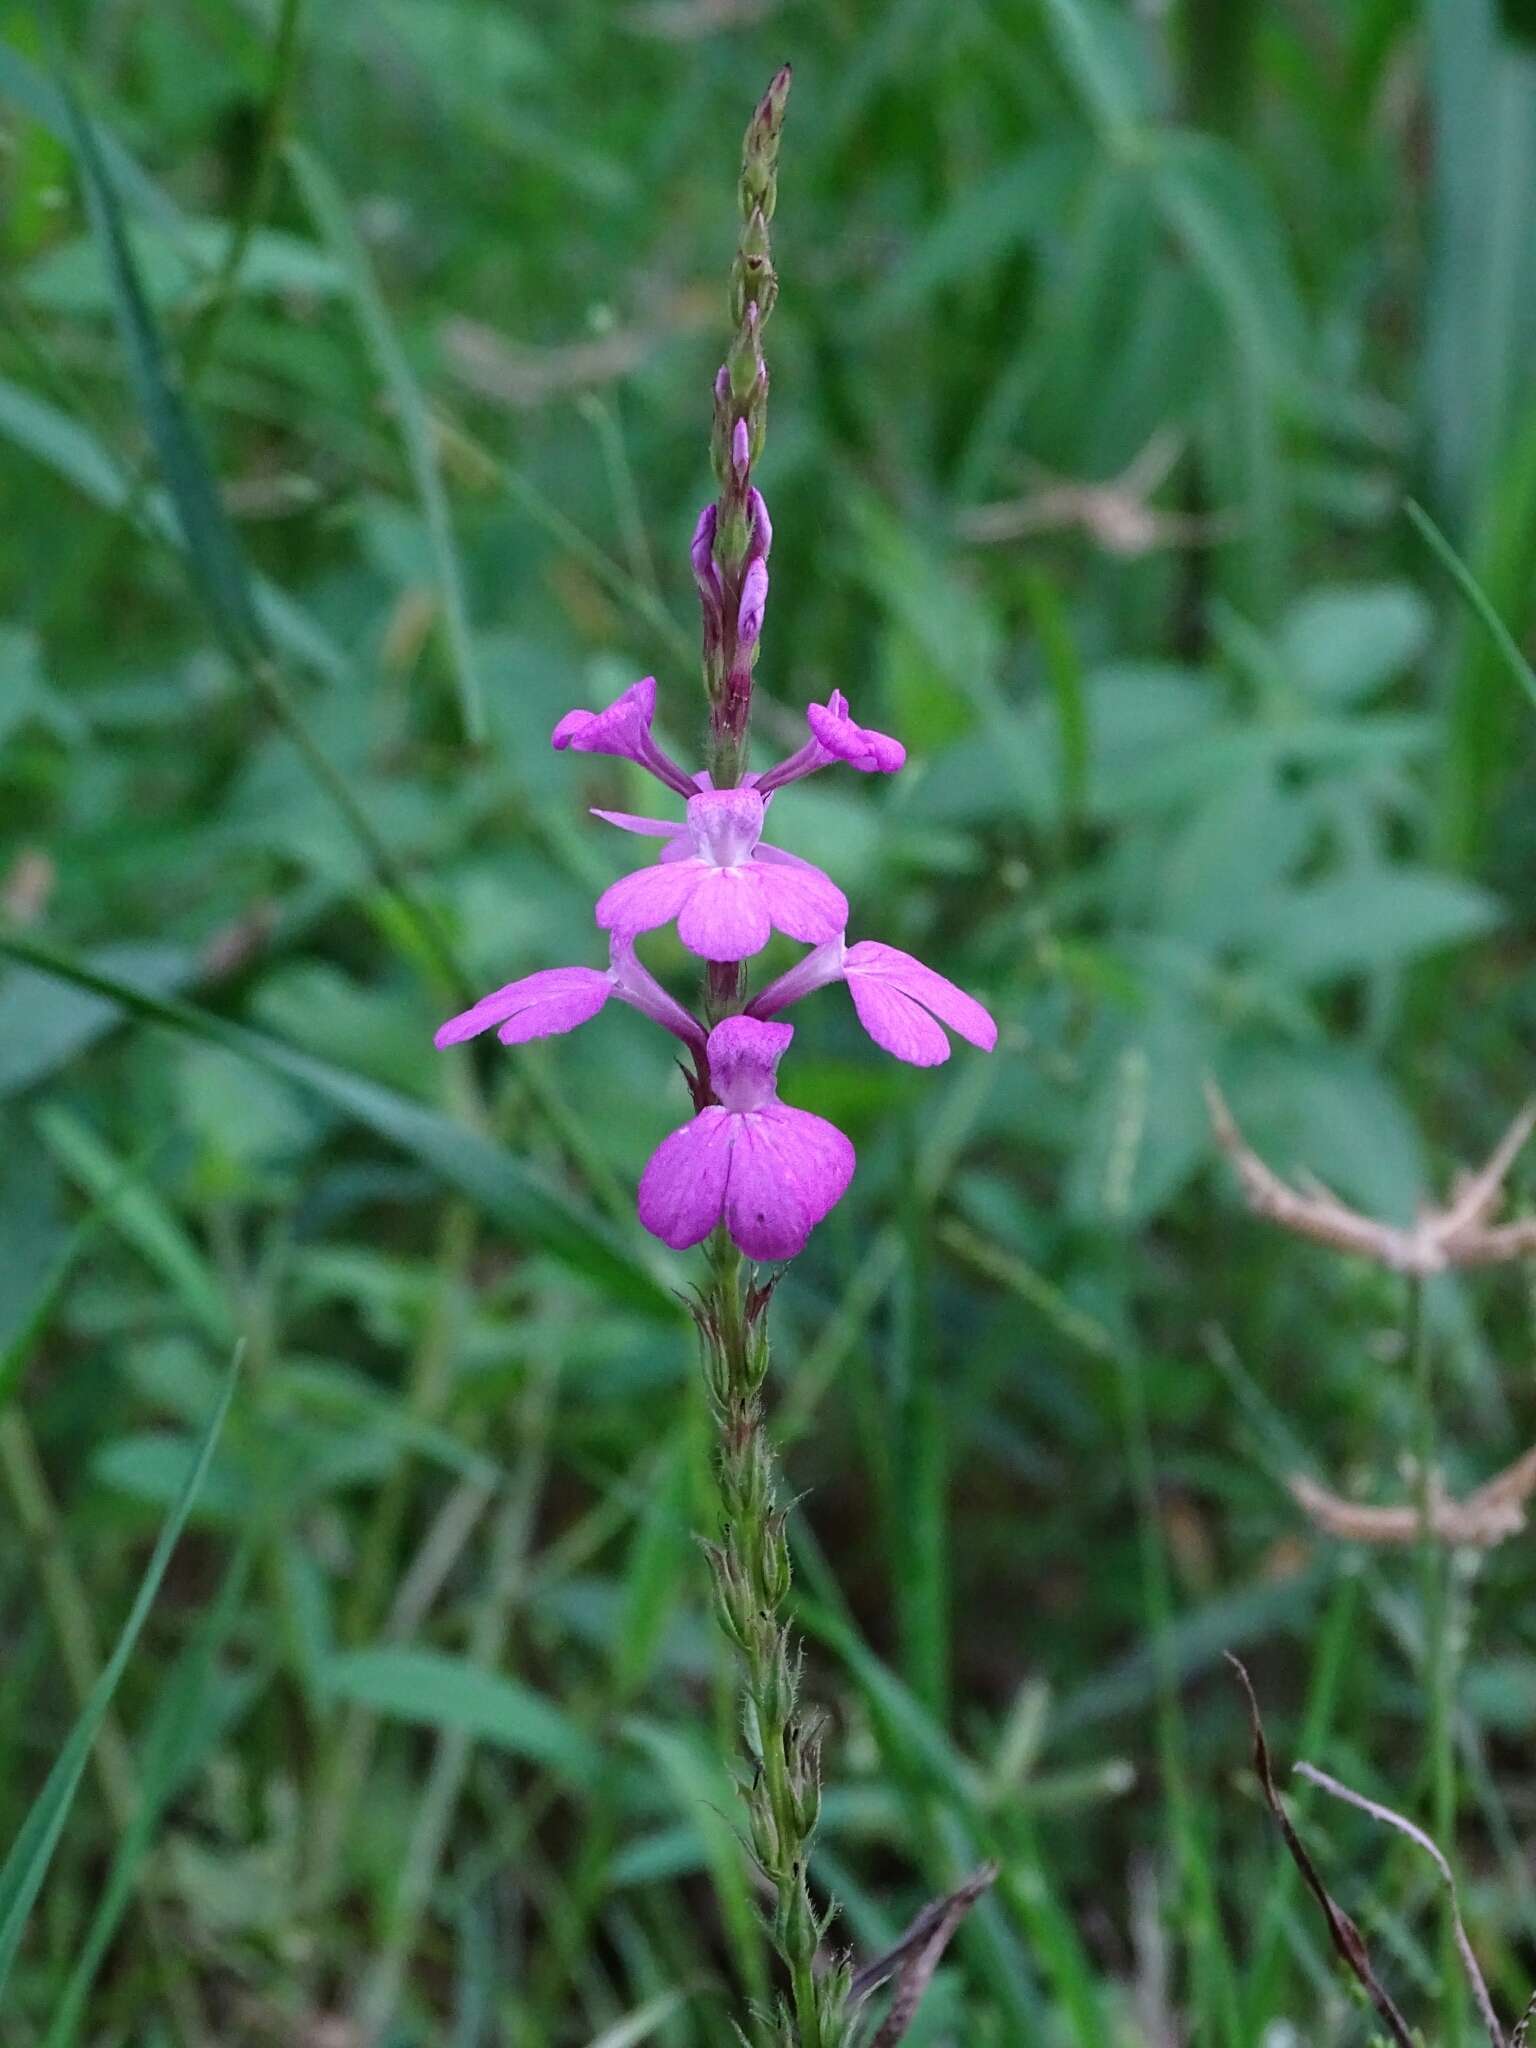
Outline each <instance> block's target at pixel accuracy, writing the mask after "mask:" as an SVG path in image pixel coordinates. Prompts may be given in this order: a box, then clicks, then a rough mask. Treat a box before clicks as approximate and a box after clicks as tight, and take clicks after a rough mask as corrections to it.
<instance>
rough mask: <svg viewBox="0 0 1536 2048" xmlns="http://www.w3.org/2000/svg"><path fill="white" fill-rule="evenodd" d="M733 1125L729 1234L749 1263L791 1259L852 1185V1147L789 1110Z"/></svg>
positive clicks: (780, 1106)
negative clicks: (735, 1128) (734, 1130)
mask: <svg viewBox="0 0 1536 2048" xmlns="http://www.w3.org/2000/svg"><path fill="white" fill-rule="evenodd" d="M708 1114H709V1112H708V1111H707V1110H706V1111H705V1115H708ZM732 1121H733V1122H734V1123H735V1124H736V1126H737V1130H736V1136H735V1144H734V1146H733V1147H732V1150H731V1153H730V1162H729V1174H728V1180H727V1186H726V1191H725V1225H726V1228H727V1230H729V1232H730V1234H731V1237H732V1239H733V1241H734V1242H735V1244H736V1245H737V1246H738V1248H739V1249H740V1250H741V1251H743V1252H745V1253H746V1255H747V1257H748V1258H749V1259H763V1260H768V1259H792V1258H793V1257H794V1256H795V1254H796V1253H797V1252H799V1251H801V1250H803V1249H804V1246H805V1241H806V1239H807V1238H808V1237H809V1236H810V1234H811V1232H812V1230H814V1229H815V1227H816V1225H817V1224H818V1223H819V1222H820V1221H821V1219H822V1218H823V1216H825V1215H826V1214H827V1211H828V1210H829V1209H831V1208H833V1207H834V1205H835V1204H836V1203H837V1202H838V1201H840V1200H841V1198H842V1196H843V1194H844V1192H845V1190H846V1189H847V1186H848V1183H849V1181H850V1180H851V1179H852V1178H853V1169H854V1163H855V1155H854V1150H853V1146H852V1145H851V1144H850V1143H849V1141H848V1139H847V1138H845V1137H844V1136H843V1133H842V1132H841V1131H840V1130H839V1129H838V1128H837V1126H836V1125H835V1124H829V1123H828V1122H827V1120H826V1118H825V1117H820V1116H813V1115H812V1114H811V1112H810V1111H809V1110H805V1109H791V1108H790V1107H789V1105H788V1104H787V1103H783V1102H775V1103H772V1104H770V1105H769V1106H768V1107H767V1108H765V1109H760V1110H752V1111H750V1112H748V1113H747V1114H745V1115H742V1116H737V1117H734V1118H733V1119H732Z"/></svg>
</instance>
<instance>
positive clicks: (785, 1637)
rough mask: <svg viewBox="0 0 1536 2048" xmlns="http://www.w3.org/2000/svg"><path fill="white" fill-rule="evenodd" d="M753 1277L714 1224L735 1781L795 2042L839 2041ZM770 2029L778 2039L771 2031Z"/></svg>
mask: <svg viewBox="0 0 1536 2048" xmlns="http://www.w3.org/2000/svg"><path fill="white" fill-rule="evenodd" d="M765 1308H766V1304H765V1303H764V1302H762V1301H761V1300H760V1299H756V1298H754V1296H753V1293H752V1290H751V1275H750V1269H749V1268H748V1266H747V1264H746V1261H745V1260H744V1259H743V1258H742V1255H741V1253H740V1252H739V1251H738V1250H737V1249H736V1247H735V1246H734V1245H733V1244H732V1243H731V1241H730V1239H729V1238H728V1237H727V1235H726V1233H725V1231H724V1230H723V1229H720V1230H717V1231H716V1233H715V1235H714V1237H713V1238H712V1239H711V1240H710V1244H709V1281H708V1283H707V1285H706V1288H705V1292H704V1302H703V1308H702V1312H701V1314H700V1317H699V1327H700V1332H701V1334H702V1336H703V1339H704V1352H705V1366H706V1373H707V1377H708V1382H709V1391H710V1399H711V1402H712V1404H713V1406H714V1411H715V1419H716V1423H717V1425H718V1451H717V1471H718V1477H719V1485H720V1508H721V1526H720V1541H719V1543H718V1545H714V1546H711V1550H710V1557H711V1561H712V1563H713V1566H714V1572H715V1590H716V1595H717V1607H718V1611H719V1615H720V1621H721V1625H722V1627H723V1628H724V1630H725V1633H726V1634H727V1636H729V1638H730V1639H731V1641H732V1642H733V1643H734V1644H735V1646H736V1649H737V1651H738V1653H739V1656H740V1661H741V1671H742V1680H743V1689H744V1691H745V1694H746V1702H747V1714H746V1726H747V1746H748V1751H749V1760H750V1762H751V1765H752V1779H751V1782H750V1784H749V1785H748V1786H747V1787H746V1789H745V1794H744V1796H745V1800H746V1806H747V1815H748V1820H749V1823H750V1829H751V1839H752V1846H753V1850H754V1853H755V1854H756V1857H757V1861H758V1864H759V1866H760V1867H761V1869H762V1871H763V1873H764V1875H765V1876H766V1877H767V1879H768V1881H769V1883H770V1884H771V1885H772V1887H773V1891H774V1897H775V1905H774V1910H773V1912H772V1914H771V1916H769V1917H768V1932H769V1935H770V1938H771V1940H772V1942H773V1945H774V1947H775V1948H776V1949H777V1950H778V1953H779V1955H780V1956H781V1957H782V1959H783V1962H784V1967H785V1971H786V1973H787V1975H788V1978H789V1984H790V1992H791V1997H792V1999H793V2004H794V2024H795V2033H794V2035H793V2036H789V2037H787V2038H790V2039H792V2040H794V2041H795V2042H797V2043H798V2048H837V2044H838V2043H839V2042H840V2041H841V2040H842V2039H843V2036H844V2025H843V2017H842V2009H843V2005H844V2002H845V1990H844V1985H845V1979H844V1978H843V1976H842V1974H841V1973H840V1972H831V1973H829V1975H828V1977H827V1978H826V1979H825V1980H824V1981H823V1983H822V1985H820V1986H818V1984H817V1981H816V1975H815V1958H816V1950H817V1947H818V1944H819V1941H820V1937H821V1932H822V1923H821V1921H820V1919H819V1917H818V1915H817V1912H816V1909H815V1906H814V1904H813V1903H812V1900H811V1894H810V1886H809V1882H808V1868H809V1858H810V1848H811V1841H812V1838H813V1836H814V1835H815V1832H816V1824H817V1820H818V1818H819V1814H820V1807H821V1785H820V1755H819V1751H820V1744H819V1739H818V1737H817V1736H816V1734H815V1733H814V1731H813V1730H809V1729H807V1727H806V1724H805V1722H804V1720H803V1718H802V1717H801V1714H800V1712H799V1664H800V1659H799V1654H798V1651H797V1650H794V1649H792V1647H791V1642H790V1635H789V1630H788V1628H787V1627H786V1626H785V1624H784V1622H783V1621H782V1619H781V1616H782V1613H783V1610H784V1607H785V1604H786V1602H787V1601H788V1598H789V1583H790V1567H789V1544H788V1539H787V1537H786V1535H785V1528H784V1523H785V1516H784V1511H783V1510H782V1509H781V1508H780V1506H779V1504H778V1473H777V1469H776V1461H775V1459H774V1455H773V1449H772V1446H771V1444H770V1443H769V1440H768V1435H767V1431H766V1430H765V1429H764V1427H763V1418H762V1401H761V1395H762V1386H763V1380H764V1377H765V1375H766V1372H767V1366H768V1340H767V1332H766V1329H765V1328H764V1323H763V1315H764V1311H765ZM780 2038H781V2039H782V2038H786V2037H785V2035H784V2033H783V2030H782V2028H781V2030H780Z"/></svg>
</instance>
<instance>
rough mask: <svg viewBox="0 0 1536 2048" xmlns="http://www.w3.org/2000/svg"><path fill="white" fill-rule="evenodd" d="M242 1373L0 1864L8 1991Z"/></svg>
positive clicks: (223, 1392) (1, 1979)
mask: <svg viewBox="0 0 1536 2048" xmlns="http://www.w3.org/2000/svg"><path fill="white" fill-rule="evenodd" d="M239 1374H240V1354H239V1352H238V1351H236V1353H235V1355H234V1357H233V1358H232V1359H231V1360H230V1364H229V1370H228V1372H227V1373H226V1374H225V1375H224V1383H223V1386H222V1388H221V1389H220V1393H219V1400H218V1405H217V1407H216V1408H215V1409H214V1411H213V1414H212V1415H211V1417H210V1418H209V1421H208V1427H207V1428H206V1429H205V1430H204V1432H203V1437H202V1442H201V1443H200V1444H199V1446H198V1451H197V1456H196V1458H195V1459H194V1460H193V1463H192V1468H191V1470H190V1471H189V1472H188V1474H187V1480H186V1484H185V1486H184V1487H183V1488H182V1491H181V1495H180V1497H179V1499H178V1500H177V1502H176V1505H175V1506H174V1507H173V1508H172V1510H171V1512H170V1514H169V1516H168V1517H167V1518H166V1522H165V1526H164V1528H163V1529H162V1530H161V1532H160V1539H159V1541H158V1542H157V1543H156V1545H155V1548H154V1552H153V1554H152V1555H151V1557H150V1560H149V1565H148V1568H147V1569H146V1571H145V1573H144V1577H143V1579H142V1581H141V1582H140V1585H139V1590H138V1594H137V1596H136V1597H135V1599H134V1602H133V1606H132V1608H131V1609H130V1610H129V1614H128V1619H127V1620H126V1621H125V1622H124V1624H123V1628H122V1633H121V1634H120V1635H119V1637H118V1639H117V1643H116V1645H115V1647H114V1649H113V1651H112V1655H111V1656H110V1658H109V1659H108V1660H107V1664H106V1667H105V1669H104V1670H103V1671H102V1674H101V1676H100V1678H99V1679H98V1680H97V1682H96V1685H95V1687H94V1688H93V1690H92V1693H91V1696H90V1698H89V1700H88V1701H87V1702H86V1705H85V1709H84V1711H83V1712H82V1713H81V1715H80V1716H79V1718H78V1719H77V1721H76V1722H75V1725H74V1727H73V1728H72V1729H71V1731H70V1734H69V1737H68V1739H67V1741H66V1742H65V1744H64V1747H63V1749H62V1750H61V1751H60V1753H59V1758H58V1761H57V1762H56V1763H55V1765H54V1767H53V1769H52V1770H51V1771H50V1772H49V1773H48V1777H47V1779H46V1781H45V1782H44V1785H43V1788H42V1790H41V1792H40V1793H39V1794H38V1796H37V1798H36V1799H35V1800H34V1802H33V1804H32V1806H31V1809H30V1810H29V1812H28V1814H27V1817H26V1820H25V1821H24V1822H23V1824H22V1828H21V1832H20V1833H19V1834H18V1835H17V1837H16V1839H15V1841H14V1842H13V1843H12V1845H11V1849H10V1853H9V1854H8V1855H7V1857H6V1859H5V1862H4V1863H3V1864H0V1991H3V1990H4V1988H5V1984H6V1980H7V1978H8V1977H9V1976H10V1972H11V1966H12V1964H13V1963H14V1962H15V1960H16V1953H17V1950H18V1949H19V1948H20V1946H21V1938H22V1934H23V1932H24V1931H25V1928H26V1924H27V1919H28V1916H29V1915H30V1913H31V1911H32V1907H33V1905H34V1903H35V1902H36V1899H37V1895H38V1893H39V1892H40V1891H41V1890H42V1888H43V1883H44V1880H45V1879H46V1877H47V1875H48V1866H49V1864H50V1863H51V1862H52V1861H53V1854H54V1851H55V1849H56V1848H57V1847H58V1844H59V1837H60V1836H61V1835H62V1834H63V1832H64V1826H65V1823H66V1822H67V1820H68V1819H69V1812H70V1808H71V1807H72V1806H73V1804H74V1799H75V1794H76V1792H77V1791H78V1790H79V1789H80V1780H81V1778H82V1777H83V1776H84V1775H85V1767H86V1763H87V1760H88V1759H89V1757H90V1753H91V1750H92V1748H93V1747H94V1745H95V1741H96V1737H97V1734H98V1732H99V1731H100V1728H101V1724H102V1722H103V1720H104V1719H105V1717H106V1714H107V1709H108V1708H109V1707H110V1705H111V1703H112V1696H113V1694H114V1693H115V1692H116V1691H117V1688H118V1684H119V1682H120V1680H121V1678H122V1675H123V1673H124V1671H125V1670H126V1669H127V1667H128V1660H129V1658H130V1657H131V1656H132V1655H133V1652H134V1648H135V1646H136V1644H137V1643H138V1640H139V1636H140V1634H141V1632H142V1631H143V1627H144V1623H145V1622H146V1620H147V1619H148V1617H149V1610H150V1608H151V1607H152V1606H153V1605H154V1603H155V1597H156V1595H157V1594H158V1593H159V1591H160V1582H161V1580H162V1579H163V1578H164V1577H165V1570H166V1566H167V1565H168V1564H169V1563H170V1561H171V1553H172V1551H173V1550H174V1549H175V1548H176V1545H177V1542H178V1541H179V1540H180V1537H181V1532H182V1529H183V1528H184V1527H185V1525H186V1520H187V1516H188V1515H189V1514H190V1513H191V1511H192V1506H193V1503H194V1502H195V1501H196V1499H197V1496H198V1494H199V1492H200V1491H201V1490H202V1484H203V1481H204V1479H205V1478H206V1477H207V1473H208V1467H209V1464H210V1463H211V1462H212V1458H213V1450H214V1445H215V1444H216V1443H217V1442H218V1439H219V1433H220V1431H221V1430H222V1428H223V1426H224V1418H225V1417H226V1415H228V1413H229V1407H230V1403H231V1401H232V1400H233V1398H234V1392H235V1383H236V1381H237V1380H238V1378H239Z"/></svg>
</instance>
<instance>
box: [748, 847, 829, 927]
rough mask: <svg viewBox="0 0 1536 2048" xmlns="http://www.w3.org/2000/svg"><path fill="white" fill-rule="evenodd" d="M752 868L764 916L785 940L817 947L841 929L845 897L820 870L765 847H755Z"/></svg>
mask: <svg viewBox="0 0 1536 2048" xmlns="http://www.w3.org/2000/svg"><path fill="white" fill-rule="evenodd" d="M752 865H753V872H754V873H755V874H756V876H757V877H758V881H759V883H760V885H761V888H762V895H763V901H764V903H765V904H766V905H767V909H768V915H769V917H771V918H772V920H773V922H774V924H775V925H776V926H777V927H778V929H779V930H780V931H781V932H783V933H784V934H785V936H786V937H787V938H791V939H799V940H800V942H801V943H802V945H807V946H819V945H822V944H823V943H824V942H825V941H826V940H828V939H834V938H836V937H837V935H838V934H839V933H840V932H841V931H842V930H843V928H844V926H845V925H846V924H847V922H848V898H847V897H846V896H845V895H844V894H843V892H842V890H841V889H839V888H838V886H837V884H836V883H835V882H834V881H832V880H831V879H830V878H829V877H828V876H826V875H824V874H823V873H822V872H821V869H820V868H813V867H812V866H811V865H810V863H809V862H808V861H799V860H794V859H793V858H792V857H786V856H785V855H783V854H781V853H780V852H779V849H778V848H777V847H768V846H763V847H759V848H758V858H757V859H756V860H755V861H754V862H753V864H752Z"/></svg>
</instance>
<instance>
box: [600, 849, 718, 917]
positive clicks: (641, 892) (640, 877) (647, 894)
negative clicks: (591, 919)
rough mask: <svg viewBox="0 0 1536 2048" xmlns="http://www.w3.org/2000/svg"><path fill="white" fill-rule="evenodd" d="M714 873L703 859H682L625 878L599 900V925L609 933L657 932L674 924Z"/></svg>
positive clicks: (660, 863)
mask: <svg viewBox="0 0 1536 2048" xmlns="http://www.w3.org/2000/svg"><path fill="white" fill-rule="evenodd" d="M710 872H711V870H710V869H709V868H708V867H706V865H705V863H704V862H703V861H701V860H680V861H671V862H663V861H658V862H657V863H656V865H655V866H654V867H649V868H637V869H636V871H635V873H634V874H632V875H622V876H620V878H619V880H618V881H616V882H615V883H614V884H613V886H612V887H611V888H609V889H605V890H604V891H603V893H602V895H601V896H599V897H598V899H597V922H598V925H599V927H600V928H601V929H602V930H603V931H605V932H611V931H620V932H653V931H655V929H656V927H657V926H658V925H662V924H670V923H671V922H672V920H673V918H674V917H676V916H677V914H678V912H679V911H680V910H681V909H682V907H683V905H684V904H685V903H686V902H687V901H688V898H689V895H690V894H691V892H692V891H693V890H694V889H696V888H697V887H698V885H699V877H700V876H701V875H704V874H708V873H710Z"/></svg>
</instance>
